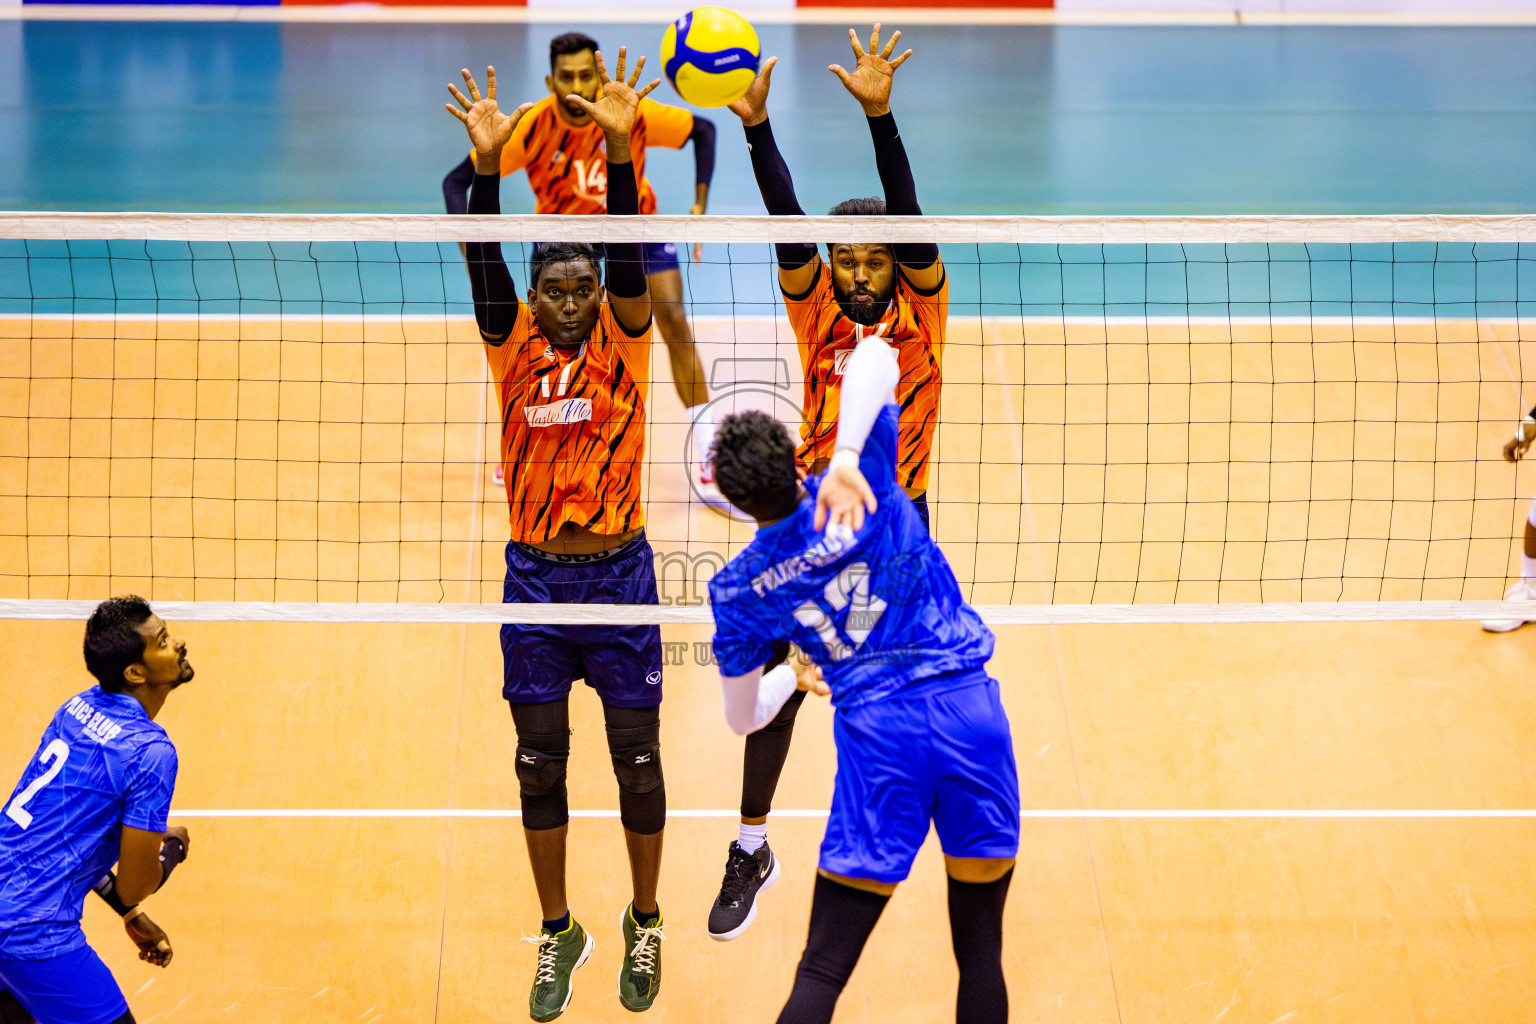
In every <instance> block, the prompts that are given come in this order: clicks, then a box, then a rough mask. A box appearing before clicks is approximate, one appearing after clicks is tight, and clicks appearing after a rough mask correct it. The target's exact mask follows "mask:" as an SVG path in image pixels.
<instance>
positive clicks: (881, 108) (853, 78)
mask: <svg viewBox="0 0 1536 1024" xmlns="http://www.w3.org/2000/svg"><path fill="white" fill-rule="evenodd" d="M900 38H901V33H900V32H896V33H894V34H892V36H891V38H890V40H889V41H888V42H887V43H886V44H885V48H884V49H881V48H880V23H879V22H876V23H875V27H874V30H873V31H872V32H870V34H869V50H868V52H866V51H865V50H864V47H863V46H861V45H859V36H858V33H856V32H855V31H854V30H853V29H849V30H848V41H849V42H851V43H852V44H853V53H854V56H855V57H856V58H857V63H855V64H854V68H853V73H852V74H849V73H848V72H847V71H846V70H844V69H843V66H842V65H841V64H829V65H828V66H827V70H828V71H830V72H832V73H833V74H834V75H836V76H837V77H838V78H840V79H841V80H842V83H843V87H844V88H846V89H847V90H848V91H849V92H850V93H852V94H853V98H854V99H856V100H858V101H859V105H860V106H861V107H863V108H864V113H865V114H867V115H869V116H870V117H879V116H880V115H882V114H889V113H890V112H891V79H892V78H893V77H894V75H895V73H896V69H897V68H899V67H901V66H902V65H903V64H905V63H906V61H907V58H908V57H910V56H912V51H911V50H907V51H906V52H905V53H903V54H902V55H901V56H900V57H897V58H896V59H895V60H891V51H893V50H894V49H896V40H898V39H900Z"/></svg>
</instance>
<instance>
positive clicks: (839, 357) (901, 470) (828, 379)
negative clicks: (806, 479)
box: [784, 263, 949, 491]
mask: <svg viewBox="0 0 1536 1024" xmlns="http://www.w3.org/2000/svg"><path fill="white" fill-rule="evenodd" d="M784 305H785V307H786V308H787V309H788V312H789V323H790V326H791V327H793V328H794V331H795V341H796V343H797V344H798V345H799V346H800V363H801V365H802V366H804V367H805V399H804V402H803V404H802V406H801V410H802V411H801V416H802V421H801V427H800V435H801V438H802V440H801V442H800V448H799V450H798V451H797V452H796V453H795V455H796V457H797V458H798V459H799V460H800V465H801V467H802V468H804V469H806V470H807V471H809V470H810V469H811V467H812V466H813V465H814V464H815V463H817V462H820V461H821V460H823V459H830V458H831V457H832V452H833V451H834V450H836V447H837V414H838V410H839V408H840V407H841V403H840V402H839V398H840V396H841V395H842V390H843V367H844V365H845V364H846V363H847V362H848V357H849V356H850V355H852V354H853V347H854V346H855V345H856V344H858V342H859V339H860V338H863V337H864V336H865V335H866V334H876V333H878V334H881V335H882V336H884V337H885V338H887V339H888V340H889V341H890V343H891V347H892V348H893V349H895V350H896V364H897V366H898V367H899V368H900V370H901V380H900V381H899V382H898V383H897V385H896V402H897V403H898V404H899V405H900V406H901V418H900V424H901V433H900V438H899V447H898V452H899V455H900V459H899V461H898V463H897V469H896V479H897V482H898V483H900V484H901V485H902V486H903V487H908V488H913V489H915V490H919V491H924V490H927V489H928V457H929V454H930V453H931V452H932V450H933V432H934V428H936V427H937V426H938V423H939V387H940V385H941V383H942V380H941V377H940V374H939V362H940V360H941V359H943V357H944V328H945V324H946V322H947V320H948V317H949V277H948V275H945V278H944V281H943V283H941V284H940V285H939V288H938V291H936V292H934V293H933V294H932V295H924V294H922V293H921V292H919V291H917V290H916V289H915V288H913V287H912V286H911V285H910V284H908V283H907V279H906V278H904V277H902V276H901V272H900V271H899V270H898V271H897V273H896V298H895V301H894V302H892V303H891V308H890V309H888V310H886V313H885V316H884V317H882V318H881V320H880V323H879V324H878V325H876V326H875V327H872V328H871V327H863V326H861V325H859V324H856V323H854V322H853V321H852V320H849V319H848V318H847V317H846V316H844V315H843V311H842V308H841V307H840V306H838V304H837V299H836V298H835V297H834V296H833V294H832V270H831V268H830V267H828V266H827V265H826V264H825V263H823V264H822V266H821V268H820V269H819V270H818V271H817V273H816V282H815V284H813V285H812V286H811V290H810V292H809V293H808V294H807V295H806V296H805V297H804V298H801V299H794V298H791V297H789V296H788V295H786V296H785V297H784Z"/></svg>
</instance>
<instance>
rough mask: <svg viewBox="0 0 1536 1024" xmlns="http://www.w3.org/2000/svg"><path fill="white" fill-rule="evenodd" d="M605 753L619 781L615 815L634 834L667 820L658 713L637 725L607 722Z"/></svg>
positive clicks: (652, 830) (658, 826) (657, 827)
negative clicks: (613, 724) (617, 811)
mask: <svg viewBox="0 0 1536 1024" xmlns="http://www.w3.org/2000/svg"><path fill="white" fill-rule="evenodd" d="M607 730H608V753H609V754H610V755H611V756H612V757H613V775H614V778H616V779H618V782H619V819H620V820H621V821H622V822H623V824H624V827H625V828H627V829H629V831H631V832H634V833H636V834H638V835H654V834H655V833H657V832H660V831H661V829H662V827H663V826H664V825H665V824H666V821H667V791H666V787H665V786H664V785H663V780H662V774H661V716H660V712H659V710H658V712H657V715H656V717H655V718H654V719H653V720H652V721H650V722H648V723H646V724H644V725H640V726H636V727H634V728H627V729H616V728H614V727H613V726H611V725H610V726H608V727H607Z"/></svg>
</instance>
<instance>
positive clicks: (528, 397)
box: [485, 302, 651, 544]
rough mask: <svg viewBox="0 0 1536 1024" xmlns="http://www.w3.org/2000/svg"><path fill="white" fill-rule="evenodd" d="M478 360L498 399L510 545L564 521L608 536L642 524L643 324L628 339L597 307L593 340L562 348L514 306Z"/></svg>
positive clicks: (531, 540) (647, 356)
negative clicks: (508, 328)
mask: <svg viewBox="0 0 1536 1024" xmlns="http://www.w3.org/2000/svg"><path fill="white" fill-rule="evenodd" d="M485 356H486V360H487V361H488V362H489V363H490V367H491V374H492V376H493V377H494V378H495V379H496V384H497V393H498V395H499V396H500V401H501V460H502V473H503V475H504V477H505V479H506V489H507V504H508V510H509V514H510V518H511V524H512V539H513V540H515V541H519V542H521V543H524V544H537V543H540V542H543V541H547V540H550V539H551V538H553V537H554V536H555V535H556V534H557V533H558V532H559V531H560V528H561V527H562V526H564V525H565V524H566V523H574V524H576V525H577V526H580V527H583V528H585V529H588V530H591V531H593V532H594V533H601V534H612V535H618V534H622V533H627V532H628V531H630V530H635V529H638V528H640V527H642V526H644V525H645V513H644V510H643V509H642V507H641V505H640V477H641V473H640V469H641V461H642V459H643V458H644V457H645V401H646V395H647V390H648V388H649V384H650V362H651V326H650V324H647V325H646V327H645V330H644V331H643V332H642V333H641V334H640V335H638V336H632V335H630V334H629V333H627V332H626V331H625V330H624V328H623V326H622V325H621V324H620V323H619V322H618V320H617V319H615V318H614V315H613V311H612V308H611V307H610V306H609V305H608V303H606V302H604V303H603V305H602V310H601V312H600V313H599V314H598V318H597V323H596V325H595V326H594V327H593V328H592V333H591V335H589V336H588V338H587V340H586V341H585V342H584V343H583V344H582V345H581V347H580V348H578V349H575V350H569V351H565V350H561V349H557V348H555V347H554V346H553V345H551V344H550V343H549V341H548V340H547V339H546V338H545V337H544V335H543V333H542V332H541V331H540V329H539V325H538V322H537V321H536V320H535V319H534V317H533V313H532V311H531V310H530V309H529V308H528V306H527V305H525V304H522V303H519V304H518V313H517V319H516V321H515V323H514V324H513V327H512V332H511V334H510V335H508V337H507V340H506V341H505V342H503V343H502V344H500V345H493V344H491V343H489V342H486V345H485Z"/></svg>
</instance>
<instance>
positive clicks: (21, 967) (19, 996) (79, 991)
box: [0, 946, 128, 1024]
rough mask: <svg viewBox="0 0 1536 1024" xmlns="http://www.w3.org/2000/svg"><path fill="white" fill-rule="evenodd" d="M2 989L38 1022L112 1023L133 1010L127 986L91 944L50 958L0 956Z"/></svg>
mask: <svg viewBox="0 0 1536 1024" xmlns="http://www.w3.org/2000/svg"><path fill="white" fill-rule="evenodd" d="M0 988H3V989H10V991H11V995H13V996H15V997H16V1001H17V1002H18V1003H20V1004H21V1005H22V1008H23V1009H24V1010H26V1011H27V1012H28V1013H30V1014H31V1015H32V1016H34V1017H36V1018H37V1024H111V1022H112V1021H115V1020H117V1019H118V1018H119V1017H121V1016H122V1015H123V1014H125V1013H127V1012H128V1000H126V999H124V998H123V990H122V989H120V988H118V987H117V981H116V980H115V979H113V977H112V972H111V971H109V970H107V965H106V964H104V963H102V962H101V957H99V956H97V955H96V951H95V950H94V949H92V948H91V947H90V946H81V947H80V948H79V949H76V950H75V951H74V952H72V953H65V954H64V955H63V956H55V957H50V958H49V959H47V960H0Z"/></svg>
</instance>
